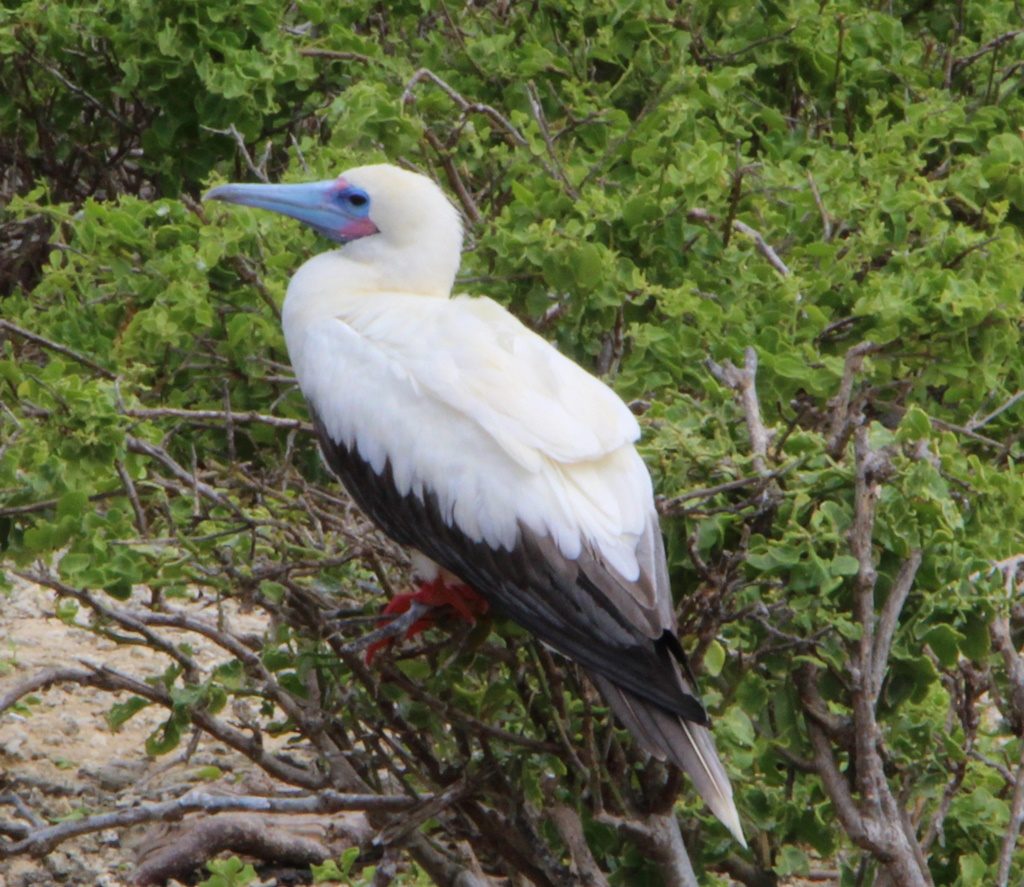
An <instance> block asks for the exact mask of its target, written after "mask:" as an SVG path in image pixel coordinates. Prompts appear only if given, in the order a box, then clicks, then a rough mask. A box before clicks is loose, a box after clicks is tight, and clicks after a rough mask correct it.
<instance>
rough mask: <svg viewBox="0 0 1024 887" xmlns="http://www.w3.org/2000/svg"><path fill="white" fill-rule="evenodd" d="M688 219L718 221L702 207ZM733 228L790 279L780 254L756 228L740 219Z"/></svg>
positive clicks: (695, 209)
mask: <svg viewBox="0 0 1024 887" xmlns="http://www.w3.org/2000/svg"><path fill="white" fill-rule="evenodd" d="M686 218H687V219H689V220H690V221H691V222H699V223H701V224H703V225H713V224H715V222H717V221H718V218H717V216H715V214H714V213H711V212H708V211H707V210H706V209H702V208H700V207H694V208H693V209H691V210H688V211H687V213H686ZM732 228H733V229H734V230H736V231H739V232H740V234H742V235H743V236H744V237H749V238H750V239H751V240H753V241H754V247H755V248H756V249H757V251H758V252H759V253H760V254H761V255H762V256H764V257H765V258H766V259H767V260H768V264H770V265H771V266H772V267H773V268H774V269H775V270H776V271H778V272H779V274H780V275H782V276H783V277H789V276H790V274H791V273H792V272H791V271H790V270H789V267H788V266H787V265H786V263H785V262H783V261H782V259H781V258H780V257H779V254H778V253H777V252H775V250H774V249H773V247H772V245H771V244H770V243H768V241H767V240H765V239H764V235H762V234H761V232H760V231H758V230H757V229H756V228H752V227H751V226H750V225H748V224H747V223H746V222H742V221H740V220H739V219H733V222H732Z"/></svg>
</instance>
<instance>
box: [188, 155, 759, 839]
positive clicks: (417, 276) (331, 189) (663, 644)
mask: <svg viewBox="0 0 1024 887" xmlns="http://www.w3.org/2000/svg"><path fill="white" fill-rule="evenodd" d="M207 198H208V199H215V200H224V201H228V202H231V203H240V204H245V205H248V206H255V207H261V208H263V209H268V210H273V211H275V212H279V213H283V214H285V215H288V216H292V217H293V218H296V219H299V220H300V221H303V222H305V223H307V224H309V225H311V226H312V227H313V228H315V229H316V230H317V231H318V232H319V233H320V234H322V235H324V236H325V237H328V238H330V239H331V240H333V241H336V242H338V243H340V244H342V246H341V247H340V248H339V249H335V250H332V251H331V252H327V253H323V254H321V255H318V256H315V257H314V258H312V259H310V260H309V261H307V262H306V263H305V264H304V265H302V267H301V268H299V270H298V271H297V272H296V274H295V276H294V277H293V278H292V280H291V283H290V284H289V286H288V293H287V296H286V298H285V302H284V309H283V315H282V319H283V325H284V335H285V340H286V342H287V346H288V353H289V355H290V358H291V362H292V366H293V367H294V369H295V373H296V375H297V377H298V381H299V385H300V387H301V389H302V392H303V394H304V395H305V397H306V400H307V401H308V403H309V410H310V413H311V415H312V418H313V421H314V423H315V425H316V428H317V431H318V434H319V438H320V443H321V446H322V448H323V451H324V454H325V456H326V458H327V461H328V462H329V464H330V465H331V467H332V468H333V469H334V471H335V472H336V473H337V475H338V476H339V478H340V479H341V480H342V482H343V483H344V485H345V487H346V488H347V489H348V491H349V493H350V494H351V495H352V497H353V499H355V501H356V502H357V503H358V504H359V506H360V507H361V508H362V509H363V510H364V511H365V512H366V513H367V515H369V517H370V518H372V519H373V520H374V521H375V522H376V523H377V524H378V525H379V526H380V527H381V528H382V529H383V530H384V531H385V532H386V533H387V534H388V535H390V536H391V537H392V538H393V539H395V540H396V541H397V542H399V543H401V544H403V545H406V546H409V547H410V548H411V549H414V550H415V551H417V552H420V553H422V555H425V557H426V558H429V559H430V561H432V562H433V563H434V564H436V565H438V566H439V567H440V568H442V570H443V571H447V573H450V574H454V576H455V577H458V579H459V580H461V581H462V582H463V583H465V584H467V585H469V586H470V587H471V588H473V589H475V590H476V591H477V592H478V593H479V594H481V595H482V596H483V597H484V598H485V599H486V601H487V602H488V604H489V605H490V606H491V607H492V608H493V609H494V610H495V611H496V612H498V613H499V614H502V615H505V616H507V617H509V618H511V619H513V620H514V621H516V622H518V623H519V624H520V625H522V626H523V627H525V628H526V629H528V630H529V631H531V632H532V633H533V634H535V635H536V636H537V637H538V638H539V639H540V640H541V641H543V642H544V643H545V644H547V645H548V646H550V647H552V648H554V649H555V650H557V651H559V652H560V653H562V654H563V655H565V656H567V657H568V658H570V659H574V660H575V661H577V662H579V663H580V664H581V665H582V666H583V667H584V668H585V669H586V671H587V673H588V675H589V676H590V677H591V679H592V680H593V682H594V683H595V684H596V685H597V687H598V689H599V690H600V692H601V693H602V695H603V696H604V698H605V699H606V700H607V702H608V704H609V705H610V707H611V708H612V710H613V711H614V712H615V713H616V714H617V715H618V717H619V719H620V720H621V721H622V723H623V724H624V725H625V726H626V727H627V728H628V729H629V731H630V732H631V733H632V734H633V735H634V737H635V738H636V739H637V741H638V742H639V743H640V745H641V746H642V747H643V748H645V749H646V750H647V751H648V752H650V753H651V754H653V755H655V756H656V757H658V758H660V759H665V758H668V759H669V760H670V761H672V762H673V763H675V764H676V765H678V766H679V767H681V768H682V769H683V770H684V771H685V772H686V773H688V774H689V776H690V778H691V779H692V780H693V782H694V785H695V786H696V788H697V791H698V792H699V793H700V795H701V797H703V799H704V801H705V802H706V803H707V805H708V807H709V808H710V809H711V811H712V812H713V813H714V814H715V816H717V817H718V818H719V819H720V820H721V821H722V822H723V823H724V824H725V825H726V827H727V828H728V829H729V831H730V832H732V834H733V835H734V836H735V837H736V839H737V840H738V841H739V842H740V843H741V844H744V846H745V842H744V839H743V832H742V829H741V827H740V822H739V816H738V814H737V811H736V807H735V804H734V803H733V798H732V787H731V786H730V784H729V779H728V777H727V776H726V774H725V770H724V768H723V767H722V764H721V762H720V761H719V759H718V755H717V753H716V751H715V745H714V740H713V738H712V735H711V733H710V731H709V729H708V728H709V721H708V717H707V714H706V712H705V710H704V707H703V705H702V704H701V702H700V700H699V699H698V697H697V694H696V690H695V689H694V681H693V678H692V676H691V675H690V673H689V669H688V668H687V666H686V659H685V656H684V654H683V651H682V649H681V647H680V645H679V641H678V640H677V637H676V621H675V617H674V615H673V608H672V593H671V588H670V586H669V579H668V570H667V565H666V561H665V552H664V547H663V542H662V538H661V531H660V528H659V525H658V516H657V513H656V511H655V508H654V496H653V491H652V487H651V479H650V475H649V474H648V471H647V468H646V466H645V465H644V463H643V461H642V460H641V458H640V456H639V455H638V453H637V451H636V449H635V447H634V442H635V441H636V440H637V438H638V437H639V434H640V429H639V427H638V425H637V422H636V419H635V418H634V417H633V415H632V413H631V412H630V411H629V409H628V408H627V407H626V405H625V404H624V403H623V402H622V400H620V399H619V397H618V396H617V395H616V394H615V393H614V392H613V391H612V390H611V389H610V388H608V387H607V386H606V385H605V384H604V383H603V382H601V381H600V380H598V379H597V378H595V377H594V376H592V375H590V374H589V373H587V372H586V371H585V370H583V369H582V368H581V367H579V366H578V365H577V364H575V363H573V362H572V361H571V360H569V359H568V358H566V357H564V356H563V355H562V354H560V353H559V352H558V351H557V350H556V349H555V348H554V347H553V346H551V345H550V344H549V343H548V342H546V341H545V340H544V339H542V338H541V337H539V336H537V335H536V334H535V333H533V332H531V331H530V330H529V329H527V328H526V327H525V326H523V325H522V324H521V323H520V322H519V321H518V320H516V318H515V317H513V316H512V315H511V314H510V313H508V312H507V311H506V310H505V309H504V308H502V307H501V306H500V305H498V304H497V303H496V302H494V301H492V300H491V299H487V298H470V297H468V296H465V295H457V296H452V292H451V291H452V285H453V283H454V280H455V274H456V271H457V270H458V267H459V262H460V254H461V250H462V226H461V222H460V219H459V214H458V212H457V211H456V209H455V208H454V207H453V206H452V204H451V203H450V202H449V201H448V199H447V198H446V197H445V195H444V193H443V192H442V191H441V189H440V188H439V187H438V186H437V185H436V184H434V182H432V181H431V180H430V179H428V178H426V177H425V176H422V175H418V174H416V173H413V172H408V171H406V170H402V169H399V168H397V167H394V166H390V165H376V166H363V167H359V168H357V169H352V170H349V171H347V172H345V173H343V174H342V175H341V176H340V177H338V178H337V179H333V180H330V181H325V182H315V183H311V184H300V185H240V184H233V185H223V186H221V187H219V188H215V189H213V190H212V191H211V192H210V193H209V194H208V195H207ZM443 571H442V574H441V575H442V576H444V575H446V573H444V572H443Z"/></svg>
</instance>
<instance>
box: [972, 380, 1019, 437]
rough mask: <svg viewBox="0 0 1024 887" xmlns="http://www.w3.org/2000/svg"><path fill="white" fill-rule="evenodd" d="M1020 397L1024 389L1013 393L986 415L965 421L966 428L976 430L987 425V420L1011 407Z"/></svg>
mask: <svg viewBox="0 0 1024 887" xmlns="http://www.w3.org/2000/svg"><path fill="white" fill-rule="evenodd" d="M1021 398H1024V389H1022V390H1020V391H1018V392H1017V393H1016V394H1014V395H1013V397H1011V398H1010V399H1009V400H1008V401H1006V403H1004V404H1003V405H1002V406H1000V407H998V408H996V409H994V410H993V411H992V412H991V413H989V414H988V415H987V416H984V417H983V418H981V419H972V420H971V421H970V422H968V423H967V429H968V430H969V431H977V429H979V428H981V427H982V426H983V425H987V424H988V423H989V422H991V421H992V420H993V419H995V418H996V416H999V415H1001V414H1002V413H1005V412H1006V411H1007V410H1008V409H1010V407H1012V406H1013V405H1014V404H1015V403H1017V401H1019V400H1020V399H1021Z"/></svg>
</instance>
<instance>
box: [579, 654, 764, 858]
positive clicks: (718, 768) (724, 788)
mask: <svg viewBox="0 0 1024 887" xmlns="http://www.w3.org/2000/svg"><path fill="white" fill-rule="evenodd" d="M590 678H591V680H592V681H593V682H594V684H595V686H596V687H597V689H598V690H600V691H601V695H602V696H603V697H604V698H605V700H606V701H607V703H608V705H610V706H611V709H612V711H613V712H615V714H616V715H617V716H618V718H619V720H620V721H621V722H622V724H623V726H624V727H625V728H626V729H627V730H629V732H630V733H632V734H633V736H634V738H635V739H636V740H637V742H639V743H640V745H641V746H642V747H643V748H644V749H645V750H646V751H648V752H650V753H651V754H652V755H654V756H655V757H656V758H658V759H659V760H665V759H666V758H667V759H668V760H670V761H671V762H672V763H673V764H675V765H676V766H677V767H679V768H680V769H681V770H683V772H685V773H686V774H687V775H688V776H689V777H690V779H691V780H692V781H693V784H694V787H695V788H696V789H697V792H698V793H699V794H700V796H701V797H702V798H703V799H704V802H705V803H706V804H707V805H708V808H709V809H710V810H711V812H712V813H714V814H715V816H717V817H718V819H719V820H720V821H721V822H722V824H723V825H724V826H725V827H726V828H727V829H729V831H730V832H731V833H732V835H733V837H734V838H736V840H737V841H739V842H740V844H741V845H742V846H744V847H746V846H747V842H746V839H745V838H744V837H743V829H742V827H741V826H740V817H739V813H738V812H737V810H736V804H735V803H733V799H732V785H730V783H729V777H728V776H726V774H725V768H724V767H723V766H722V762H721V761H720V760H719V759H718V752H716V751H715V740H714V738H713V737H712V735H711V731H710V730H708V728H707V727H702V726H700V725H699V724H694V723H693V722H691V721H685V720H683V719H682V718H681V717H679V716H678V715H674V714H672V713H670V712H667V711H665V710H664V709H663V708H660V707H659V706H657V705H654V704H653V703H651V702H648V701H647V700H645V699H642V698H640V697H639V696H636V695H634V694H633V693H630V692H629V691H628V690H623V689H622V688H621V687H618V686H616V685H615V684H613V683H612V682H611V681H609V680H608V679H607V678H604V677H601V676H600V675H597V674H594V673H592V672H591V673H590Z"/></svg>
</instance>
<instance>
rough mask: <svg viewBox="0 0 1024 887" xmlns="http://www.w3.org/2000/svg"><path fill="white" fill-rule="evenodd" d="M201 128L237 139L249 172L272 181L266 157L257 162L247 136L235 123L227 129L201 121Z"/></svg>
mask: <svg viewBox="0 0 1024 887" xmlns="http://www.w3.org/2000/svg"><path fill="white" fill-rule="evenodd" d="M199 128H200V129H204V130H206V131H207V132H212V133H213V134H214V135H219V136H229V137H230V138H233V139H234V140H235V144H236V145H238V150H239V152H240V153H241V155H242V159H243V160H244V161H245V165H246V167H247V168H248V170H249V172H251V173H252V174H253V175H254V176H256V178H257V179H259V180H260V181H261V182H265V183H269V182H270V177H269V176H268V175H267V169H266V158H265V157H264V159H263V160H262V161H261V162H260V163H256V162H255V161H254V160H253V159H252V155H251V154H250V153H249V149H248V148H247V147H246V144H245V138H244V137H243V136H242V134H241V133H240V132H239V131H238V129H237V127H236V126H235V124H233V123H232V124H231V125H230V126H228V128H227V129H216V128H215V127H212V126H207V125H206V124H204V123H201V124H199Z"/></svg>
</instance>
